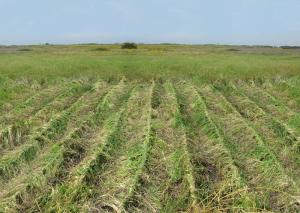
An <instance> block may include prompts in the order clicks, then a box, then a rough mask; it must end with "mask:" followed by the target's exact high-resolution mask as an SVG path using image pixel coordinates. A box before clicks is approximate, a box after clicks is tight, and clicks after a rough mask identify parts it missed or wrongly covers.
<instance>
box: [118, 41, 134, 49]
mask: <svg viewBox="0 0 300 213" xmlns="http://www.w3.org/2000/svg"><path fill="white" fill-rule="evenodd" d="M121 48H122V49H137V44H136V43H133V42H125V43H124V44H122V46H121Z"/></svg>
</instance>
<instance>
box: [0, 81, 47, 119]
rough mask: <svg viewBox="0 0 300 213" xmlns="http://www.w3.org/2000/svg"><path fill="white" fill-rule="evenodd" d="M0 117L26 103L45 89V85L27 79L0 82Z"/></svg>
mask: <svg viewBox="0 0 300 213" xmlns="http://www.w3.org/2000/svg"><path fill="white" fill-rule="evenodd" d="M0 81H1V86H0V88H1V89H0V116H1V117H3V116H5V115H6V114H8V113H9V112H10V111H11V110H13V109H14V108H16V107H17V106H18V105H20V103H24V102H26V100H27V99H28V98H29V97H32V95H33V94H34V93H35V92H37V91H38V90H43V89H45V88H46V87H47V85H45V84H43V85H42V84H40V83H38V82H36V81H29V80H28V79H26V78H24V79H20V80H11V79H8V80H4V81H3V79H2V80H0Z"/></svg>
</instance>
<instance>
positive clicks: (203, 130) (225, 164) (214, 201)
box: [177, 82, 255, 211]
mask: <svg viewBox="0 0 300 213" xmlns="http://www.w3.org/2000/svg"><path fill="white" fill-rule="evenodd" d="M177 88H178V89H177V90H178V91H180V92H179V94H180V95H179V97H180V100H181V103H182V114H183V120H184V123H185V129H186V132H187V138H188V150H189V152H190V153H191V162H192V165H193V168H194V171H193V173H194V177H195V185H196V188H197V198H198V200H199V202H200V204H201V206H202V208H203V209H205V210H206V211H226V210H227V209H234V210H235V211H251V210H252V211H253V210H255V203H254V202H253V200H255V195H254V194H253V193H251V192H250V191H249V188H248V186H247V184H246V182H245V180H244V178H243V177H242V176H241V174H240V171H239V169H238V168H237V167H236V165H235V163H234V160H233V159H232V156H231V154H230V152H229V151H228V150H227V148H226V146H225V144H224V139H223V137H222V136H221V134H220V132H219V130H218V128H217V126H216V125H215V124H214V122H213V121H212V119H211V118H210V116H209V113H208V111H207V107H206V105H205V103H204V100H203V98H202V97H201V96H200V95H199V94H198V92H197V90H196V89H195V87H193V86H192V85H190V84H189V83H186V82H182V83H180V84H179V85H178V86H177Z"/></svg>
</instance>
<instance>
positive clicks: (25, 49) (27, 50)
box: [19, 48, 32, 52]
mask: <svg viewBox="0 0 300 213" xmlns="http://www.w3.org/2000/svg"><path fill="white" fill-rule="evenodd" d="M19 51H21V52H29V51H32V50H31V49H28V48H22V49H19Z"/></svg>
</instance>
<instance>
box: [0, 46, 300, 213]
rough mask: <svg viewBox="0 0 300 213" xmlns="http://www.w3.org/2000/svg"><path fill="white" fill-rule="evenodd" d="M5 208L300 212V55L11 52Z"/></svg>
mask: <svg viewBox="0 0 300 213" xmlns="http://www.w3.org/2000/svg"><path fill="white" fill-rule="evenodd" d="M0 111H1V113H0V126H1V128H0V153H1V155H0V189H1V190H0V212H118V213H119V212H168V213H169V212H170V213H173V212H192V213H196V212H300V179H299V176H300V48H298V47H287V46H283V47H269V46H230V45H176V44H156V45H154V44H153V45H146V44H138V48H137V49H122V48H121V45H119V44H112V45H100V44H77V45H30V46H0Z"/></svg>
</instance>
